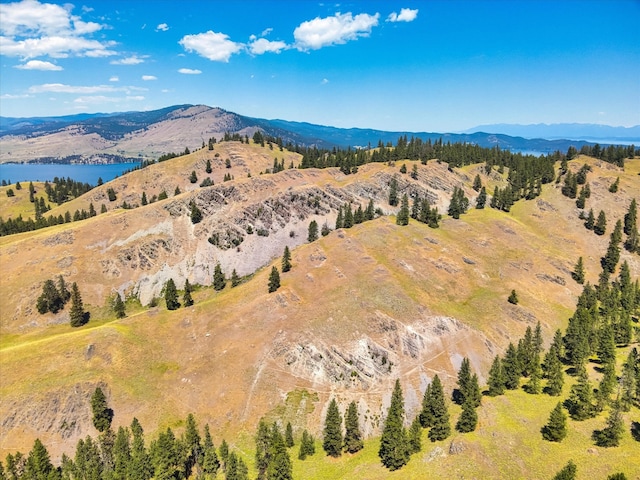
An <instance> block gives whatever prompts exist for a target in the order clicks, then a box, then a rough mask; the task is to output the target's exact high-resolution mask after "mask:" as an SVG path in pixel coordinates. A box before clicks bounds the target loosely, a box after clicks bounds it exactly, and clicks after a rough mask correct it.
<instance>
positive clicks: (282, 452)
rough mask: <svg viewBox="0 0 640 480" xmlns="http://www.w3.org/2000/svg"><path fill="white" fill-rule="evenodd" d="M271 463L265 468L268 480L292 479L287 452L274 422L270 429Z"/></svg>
mask: <svg viewBox="0 0 640 480" xmlns="http://www.w3.org/2000/svg"><path fill="white" fill-rule="evenodd" d="M270 450H271V461H270V462H269V467H268V468H267V479H268V480H291V479H292V478H293V466H292V465H291V459H290V458H289V453H288V452H287V447H286V445H285V442H284V439H283V438H282V434H281V433H280V430H279V429H278V424H277V423H275V422H274V424H273V427H272V429H271V440H270Z"/></svg>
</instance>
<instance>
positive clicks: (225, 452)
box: [220, 438, 229, 468]
mask: <svg viewBox="0 0 640 480" xmlns="http://www.w3.org/2000/svg"><path fill="white" fill-rule="evenodd" d="M220 458H221V459H222V462H223V463H224V464H225V465H224V466H225V468H226V463H227V460H229V444H228V443H227V441H226V440H225V439H224V438H223V439H222V443H220Z"/></svg>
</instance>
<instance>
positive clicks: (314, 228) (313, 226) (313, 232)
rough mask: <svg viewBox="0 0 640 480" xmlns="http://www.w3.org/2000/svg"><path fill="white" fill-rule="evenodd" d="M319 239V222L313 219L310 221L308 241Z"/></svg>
mask: <svg viewBox="0 0 640 480" xmlns="http://www.w3.org/2000/svg"><path fill="white" fill-rule="evenodd" d="M317 239H318V222H316V221H315V220H311V223H309V231H308V234H307V241H308V242H309V243H311V242H315V241H316V240H317Z"/></svg>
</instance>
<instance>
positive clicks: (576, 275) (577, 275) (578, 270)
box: [571, 257, 584, 285]
mask: <svg viewBox="0 0 640 480" xmlns="http://www.w3.org/2000/svg"><path fill="white" fill-rule="evenodd" d="M571 278H573V279H574V280H575V281H576V282H577V283H579V284H580V285H582V284H583V283H584V262H583V260H582V257H580V258H578V262H577V263H576V266H575V268H574V269H573V272H571Z"/></svg>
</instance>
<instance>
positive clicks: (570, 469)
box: [552, 460, 577, 480]
mask: <svg viewBox="0 0 640 480" xmlns="http://www.w3.org/2000/svg"><path fill="white" fill-rule="evenodd" d="M576 471H577V468H576V464H575V463H573V461H572V460H569V462H568V463H567V464H566V465H565V466H564V467H563V468H562V470H560V471H559V472H558V473H556V475H555V477H553V479H552V480H575V478H576Z"/></svg>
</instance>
